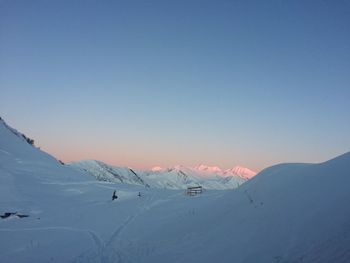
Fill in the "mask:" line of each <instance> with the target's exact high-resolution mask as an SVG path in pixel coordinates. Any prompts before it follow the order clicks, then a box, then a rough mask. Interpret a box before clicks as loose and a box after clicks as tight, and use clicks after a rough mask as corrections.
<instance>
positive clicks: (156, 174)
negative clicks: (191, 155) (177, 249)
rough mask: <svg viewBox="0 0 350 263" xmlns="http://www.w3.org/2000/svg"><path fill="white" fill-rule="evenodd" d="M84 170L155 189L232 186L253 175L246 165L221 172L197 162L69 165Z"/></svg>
mask: <svg viewBox="0 0 350 263" xmlns="http://www.w3.org/2000/svg"><path fill="white" fill-rule="evenodd" d="M70 165H71V166H72V167H76V168H79V169H82V170H84V171H87V172H88V173H89V174H91V175H93V176H95V177H96V178H97V179H98V180H100V181H107V182H118V183H128V184H137V185H145V186H150V187H156V188H168V189H185V188H187V187H188V186H197V185H201V186H203V187H204V188H206V189H218V190H219V189H221V190H223V189H233V188H237V187H238V186H239V185H241V184H242V183H244V182H245V181H247V180H248V179H250V178H251V177H252V176H254V175H255V173H254V172H252V171H251V170H249V169H247V168H243V167H236V168H232V169H230V170H227V171H224V172H223V171H222V170H221V169H220V168H219V167H210V166H205V165H199V166H197V167H194V168H190V167H185V166H181V165H177V166H174V167H171V168H166V169H162V168H161V167H155V168H153V169H152V170H150V171H141V170H132V169H130V168H125V167H115V166H112V165H108V164H105V163H102V162H99V161H92V160H84V161H79V162H73V163H71V164H70Z"/></svg>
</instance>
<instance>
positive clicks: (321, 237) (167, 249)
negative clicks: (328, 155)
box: [0, 120, 350, 263]
mask: <svg viewBox="0 0 350 263" xmlns="http://www.w3.org/2000/svg"><path fill="white" fill-rule="evenodd" d="M178 168H179V167H178ZM180 170H181V169H180ZM177 171H178V170H176V169H173V170H171V171H169V173H174V172H177ZM127 173H128V172H127ZM349 175H350V152H348V153H345V154H343V155H341V156H338V157H336V158H334V159H332V160H329V161H326V162H323V163H319V164H279V165H276V166H272V167H269V168H267V169H265V170H263V171H262V172H260V173H259V174H257V175H256V176H255V177H254V178H252V179H251V180H249V181H248V182H246V183H245V184H243V185H242V186H241V187H239V188H237V189H236V190H234V191H216V190H208V191H205V192H204V193H203V194H201V195H198V196H196V197H190V196H186V195H184V191H182V190H180V191H176V190H175V191H169V190H166V189H159V188H149V187H148V188H146V187H144V186H143V185H137V184H121V183H109V182H108V183H107V182H102V181H97V180H95V179H94V178H93V177H89V176H87V175H86V172H84V171H82V170H80V169H76V168H74V169H73V168H72V167H71V166H67V165H61V164H60V163H59V162H58V161H57V160H56V159H55V158H53V157H52V156H50V155H49V154H47V153H45V152H43V151H41V150H39V149H38V148H36V147H34V146H33V145H32V143H30V141H29V142H28V140H27V139H25V138H24V137H23V136H22V135H21V133H19V132H17V131H16V130H14V129H12V128H9V127H8V126H7V125H6V124H5V123H4V122H3V121H1V120H0V261H1V262H6V263H14V262H16V263H19V262H20V263H27V262H38V263H41V262H105V263H108V262H130V263H136V262H143V263H151V262H152V263H153V262H169V263H173V262H203V263H211V262H214V261H220V262H223V263H226V262H227V263H229V262H237V263H254V262H259V263H271V262H273V263H287V262H298V263H311V262H318V263H328V262H335V263H346V262H350V250H349V244H350V223H349V222H350V209H349V202H350V190H349V185H350V176H349ZM227 178H229V177H222V179H223V180H225V179H227ZM135 180H137V179H135ZM181 180H188V177H187V176H185V175H183V177H182V178H181ZM114 190H116V191H117V195H118V199H117V200H115V201H112V200H111V195H112V192H113V191H114ZM139 193H140V194H139Z"/></svg>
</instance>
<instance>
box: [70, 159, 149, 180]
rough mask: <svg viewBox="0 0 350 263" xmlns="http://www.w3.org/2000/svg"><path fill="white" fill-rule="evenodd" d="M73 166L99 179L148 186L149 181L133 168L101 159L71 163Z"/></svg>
mask: <svg viewBox="0 0 350 263" xmlns="http://www.w3.org/2000/svg"><path fill="white" fill-rule="evenodd" d="M70 166H71V167H73V168H74V167H75V168H78V169H80V170H84V171H86V172H87V173H89V174H91V175H92V176H94V177H96V178H97V180H99V181H107V182H119V183H127V184H136V185H144V186H148V185H147V183H145V182H144V181H143V179H142V178H141V177H140V176H139V175H138V174H137V173H136V172H135V171H134V170H133V169H131V168H126V167H115V166H111V165H107V164H105V163H103V162H100V161H95V160H83V161H79V162H74V163H72V164H70Z"/></svg>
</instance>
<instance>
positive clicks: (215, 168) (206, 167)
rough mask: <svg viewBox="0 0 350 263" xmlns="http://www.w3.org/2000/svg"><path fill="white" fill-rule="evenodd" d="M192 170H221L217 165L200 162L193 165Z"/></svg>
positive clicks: (208, 171)
mask: <svg viewBox="0 0 350 263" xmlns="http://www.w3.org/2000/svg"><path fill="white" fill-rule="evenodd" d="M194 170H197V171H201V172H207V173H215V174H217V173H221V172H222V170H221V169H220V167H217V166H208V165H205V164H200V165H197V166H195V167H194Z"/></svg>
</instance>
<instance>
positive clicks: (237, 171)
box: [223, 166, 256, 179]
mask: <svg viewBox="0 0 350 263" xmlns="http://www.w3.org/2000/svg"><path fill="white" fill-rule="evenodd" d="M223 175H224V176H232V175H236V176H239V177H241V178H244V179H251V178H252V177H254V176H255V175H256V172H254V171H252V170H250V169H248V168H246V167H242V166H236V167H233V168H231V169H227V170H225V171H224V173H223Z"/></svg>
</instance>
